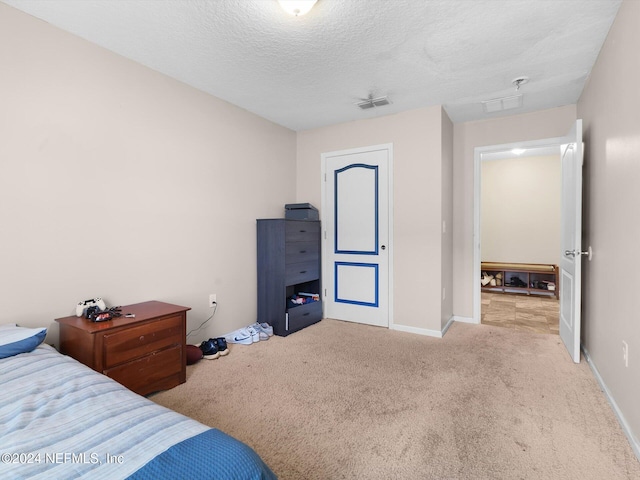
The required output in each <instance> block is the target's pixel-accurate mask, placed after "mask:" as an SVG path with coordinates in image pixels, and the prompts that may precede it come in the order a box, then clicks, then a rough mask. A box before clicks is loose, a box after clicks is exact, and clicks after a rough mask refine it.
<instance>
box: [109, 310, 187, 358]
mask: <svg viewBox="0 0 640 480" xmlns="http://www.w3.org/2000/svg"><path fill="white" fill-rule="evenodd" d="M182 318H183V317H182V316H181V315H176V316H171V317H167V318H163V319H161V320H157V321H153V322H149V323H145V324H143V325H139V326H136V327H131V328H127V329H123V330H119V331H115V332H113V333H106V334H105V335H104V363H103V365H104V368H105V369H108V368H111V367H113V366H115V365H118V364H121V363H125V362H128V361H129V360H133V359H135V358H139V357H143V356H145V355H147V354H149V353H152V352H155V351H157V350H162V349H164V348H166V347H168V346H171V345H181V344H182V342H183V331H184V327H183V325H182ZM179 365H180V362H178V366H179Z"/></svg>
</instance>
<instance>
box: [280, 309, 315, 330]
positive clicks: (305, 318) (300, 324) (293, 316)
mask: <svg viewBox="0 0 640 480" xmlns="http://www.w3.org/2000/svg"><path fill="white" fill-rule="evenodd" d="M287 313H288V325H287V326H286V327H287V330H288V331H291V332H295V331H296V330H300V329H301V328H304V327H307V326H309V325H311V324H312V323H316V322H318V321H320V320H321V319H322V302H312V303H307V304H306V305H300V306H299V307H295V308H290V309H289V310H288V312H287Z"/></svg>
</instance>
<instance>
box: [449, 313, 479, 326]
mask: <svg viewBox="0 0 640 480" xmlns="http://www.w3.org/2000/svg"><path fill="white" fill-rule="evenodd" d="M451 318H452V319H453V321H454V322H461V323H473V324H474V325H478V323H479V322H476V321H475V320H474V319H473V317H460V316H458V315H454V316H453V317H451Z"/></svg>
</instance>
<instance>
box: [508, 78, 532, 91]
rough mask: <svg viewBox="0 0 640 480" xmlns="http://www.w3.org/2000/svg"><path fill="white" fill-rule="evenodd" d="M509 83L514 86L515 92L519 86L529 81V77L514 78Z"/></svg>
mask: <svg viewBox="0 0 640 480" xmlns="http://www.w3.org/2000/svg"><path fill="white" fill-rule="evenodd" d="M511 83H512V84H513V85H514V86H515V87H516V92H517V91H518V90H520V86H521V85H524V84H525V83H529V77H518V78H514V79H513V80H512V81H511Z"/></svg>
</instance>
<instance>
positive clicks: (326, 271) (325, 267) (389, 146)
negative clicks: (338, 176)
mask: <svg viewBox="0 0 640 480" xmlns="http://www.w3.org/2000/svg"><path fill="white" fill-rule="evenodd" d="M373 150H387V151H388V152H389V155H388V159H389V163H388V165H387V185H386V187H387V189H388V196H387V198H388V204H389V205H388V210H389V237H388V244H387V258H388V260H389V269H388V272H389V273H388V276H389V278H388V282H389V286H388V289H387V292H388V303H387V305H389V329H393V326H394V323H393V311H394V309H393V250H394V242H393V143H383V144H380V145H370V146H367V147H358V148H350V149H347V150H337V151H333V152H324V153H322V154H321V156H320V160H321V161H320V163H321V175H320V191H321V192H322V204H321V216H320V219H321V221H322V225H323V227H322V238H321V244H322V249H321V251H322V278H329V277H327V275H331V274H332V273H331V272H332V268H333V266H332V265H329V263H328V262H327V259H328V258H329V255H328V254H327V239H326V229H325V227H324V225H326V222H327V209H326V205H327V198H326V196H327V190H326V188H325V185H326V180H327V162H326V157H328V156H337V155H351V154H354V153H366V152H370V151H373ZM322 288H323V289H324V286H323V287H322ZM323 298H324V297H323Z"/></svg>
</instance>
